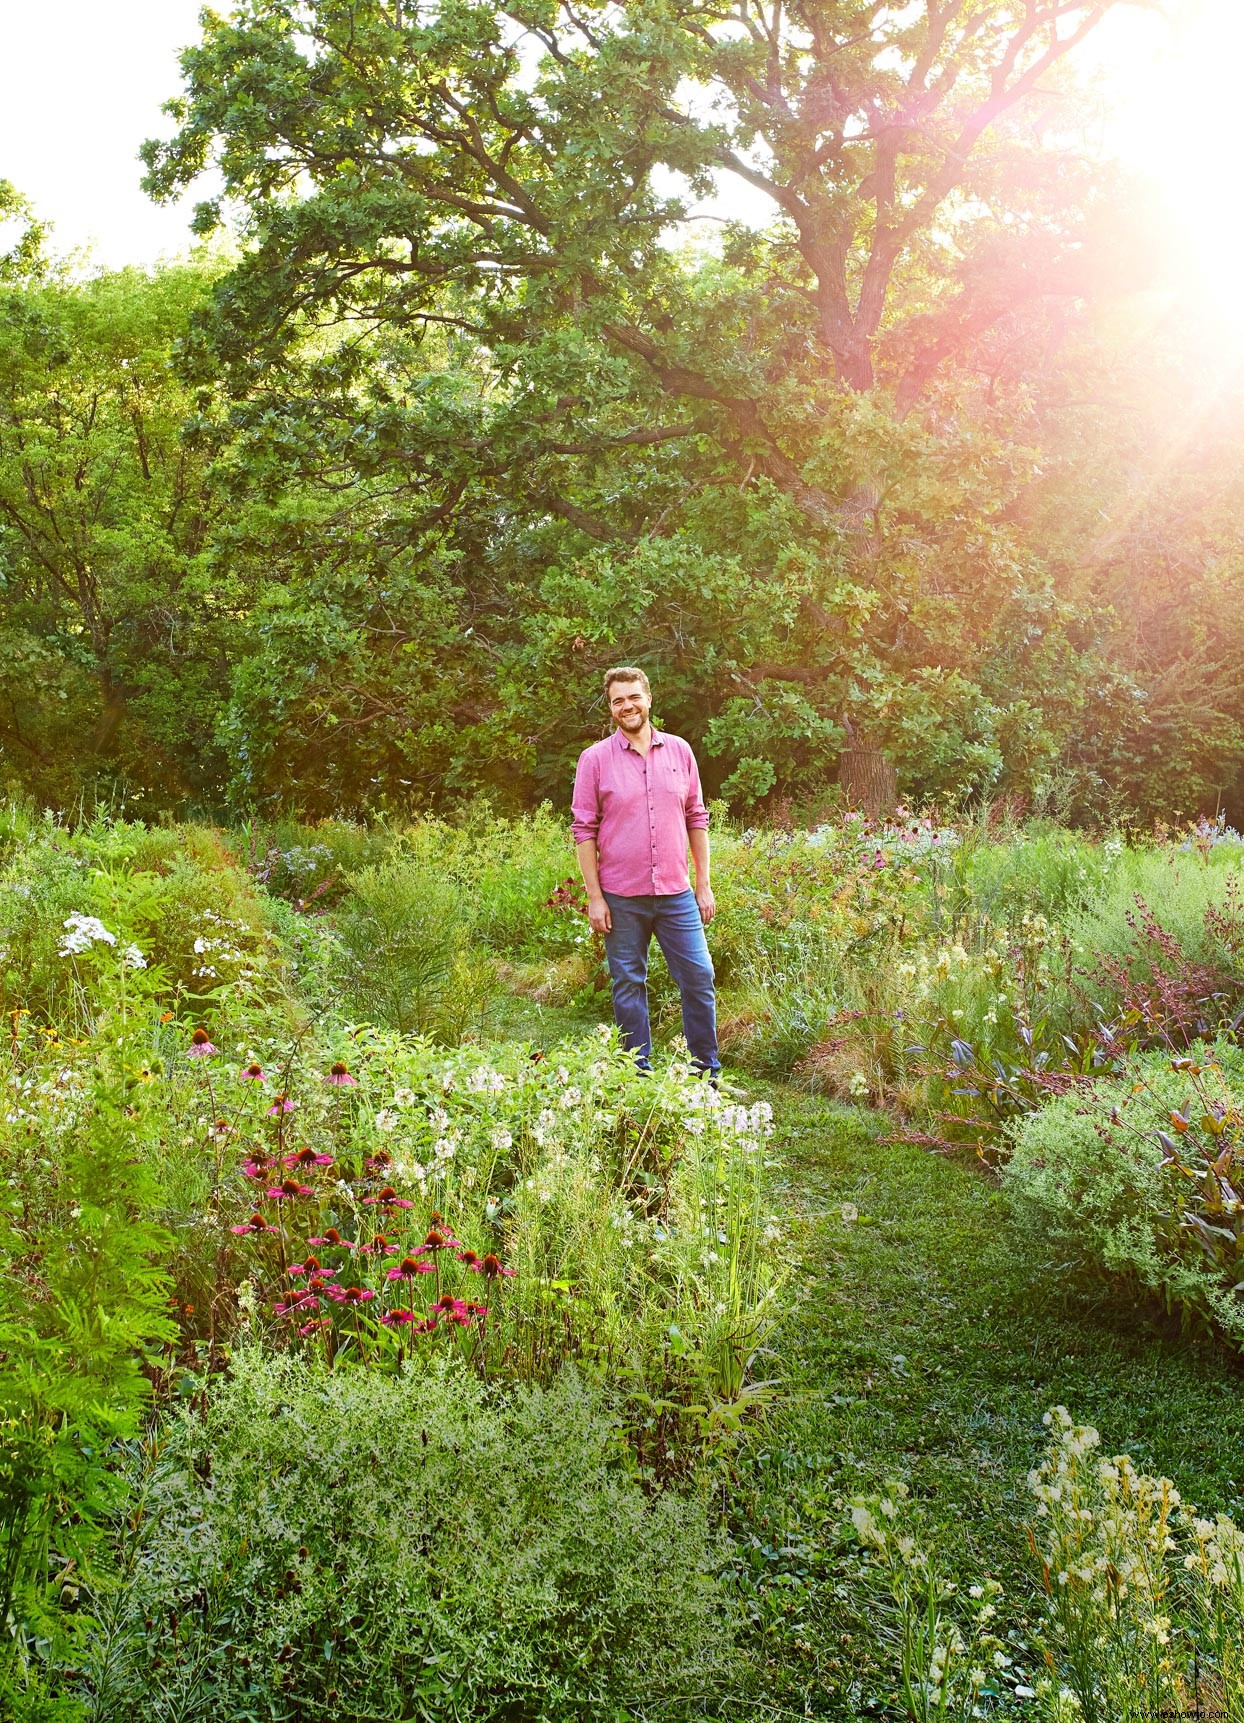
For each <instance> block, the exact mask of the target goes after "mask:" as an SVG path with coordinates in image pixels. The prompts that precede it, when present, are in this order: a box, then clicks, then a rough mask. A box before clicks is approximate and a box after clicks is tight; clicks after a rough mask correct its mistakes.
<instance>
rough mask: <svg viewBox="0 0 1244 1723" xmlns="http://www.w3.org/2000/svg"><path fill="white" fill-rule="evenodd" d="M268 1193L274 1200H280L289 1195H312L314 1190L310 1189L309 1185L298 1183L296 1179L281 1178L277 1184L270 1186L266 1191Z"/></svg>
mask: <svg viewBox="0 0 1244 1723" xmlns="http://www.w3.org/2000/svg"><path fill="white" fill-rule="evenodd" d="M268 1195H269V1196H270V1197H272V1198H273V1200H274V1201H276V1202H280V1201H281V1200H282V1199H287V1198H291V1197H309V1196H314V1195H315V1192H314V1191H313V1190H312V1189H311V1186H310V1185H300V1184H299V1183H298V1180H297V1179H282V1180H281V1182H280V1184H279V1185H274V1186H273V1187H272V1189H271V1190H270V1191H269V1192H268Z"/></svg>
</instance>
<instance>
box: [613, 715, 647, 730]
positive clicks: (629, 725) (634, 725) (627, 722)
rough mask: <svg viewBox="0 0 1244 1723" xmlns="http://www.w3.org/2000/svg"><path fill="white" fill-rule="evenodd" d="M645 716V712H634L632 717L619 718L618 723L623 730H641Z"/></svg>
mask: <svg viewBox="0 0 1244 1723" xmlns="http://www.w3.org/2000/svg"><path fill="white" fill-rule="evenodd" d="M647 716H648V714H647V713H646V712H636V713H635V714H634V716H633V717H630V718H619V719H618V723H619V724H620V725H621V727H622V728H623V729H624V730H642V729H643V727H644V719H645V718H646V717H647Z"/></svg>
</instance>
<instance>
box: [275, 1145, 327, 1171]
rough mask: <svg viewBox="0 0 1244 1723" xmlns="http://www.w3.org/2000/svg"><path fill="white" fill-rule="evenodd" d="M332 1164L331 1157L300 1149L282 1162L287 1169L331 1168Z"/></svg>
mask: <svg viewBox="0 0 1244 1723" xmlns="http://www.w3.org/2000/svg"><path fill="white" fill-rule="evenodd" d="M332 1164H333V1157H332V1156H331V1155H317V1154H316V1152H315V1150H314V1149H298V1150H296V1151H295V1152H294V1153H293V1154H292V1155H286V1157H285V1159H284V1160H283V1161H282V1162H281V1165H282V1166H285V1167H331V1166H332Z"/></svg>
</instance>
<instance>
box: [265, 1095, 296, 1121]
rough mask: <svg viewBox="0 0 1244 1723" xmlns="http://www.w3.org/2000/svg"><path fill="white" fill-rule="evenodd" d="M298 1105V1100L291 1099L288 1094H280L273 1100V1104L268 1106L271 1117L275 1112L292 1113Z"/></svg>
mask: <svg viewBox="0 0 1244 1723" xmlns="http://www.w3.org/2000/svg"><path fill="white" fill-rule="evenodd" d="M296 1106H297V1102H296V1101H291V1100H290V1098H289V1096H288V1095H278V1096H277V1098H276V1100H275V1101H273V1103H272V1105H271V1106H270V1107H269V1108H268V1114H269V1117H271V1115H272V1114H273V1113H292V1112H293V1110H294V1108H295V1107H296Z"/></svg>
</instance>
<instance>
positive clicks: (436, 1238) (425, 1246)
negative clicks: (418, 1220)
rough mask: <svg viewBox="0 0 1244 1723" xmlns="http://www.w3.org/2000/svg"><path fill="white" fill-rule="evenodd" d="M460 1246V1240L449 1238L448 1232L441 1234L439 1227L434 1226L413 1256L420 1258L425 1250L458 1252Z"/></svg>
mask: <svg viewBox="0 0 1244 1723" xmlns="http://www.w3.org/2000/svg"><path fill="white" fill-rule="evenodd" d="M461 1245H462V1240H461V1239H460V1238H451V1237H450V1236H449V1233H448V1232H442V1231H441V1229H440V1228H439V1227H437V1226H434V1227H433V1228H432V1229H431V1231H430V1232H429V1233H428V1236H427V1237H426V1238H425V1239H424V1241H423V1243H422V1244H421V1245H420V1246H419V1249H418V1251H417V1252H416V1253H415V1254H416V1255H417V1256H422V1254H423V1252H424V1251H425V1250H431V1251H438V1250H458V1249H460V1248H461Z"/></svg>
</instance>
